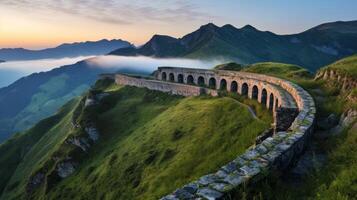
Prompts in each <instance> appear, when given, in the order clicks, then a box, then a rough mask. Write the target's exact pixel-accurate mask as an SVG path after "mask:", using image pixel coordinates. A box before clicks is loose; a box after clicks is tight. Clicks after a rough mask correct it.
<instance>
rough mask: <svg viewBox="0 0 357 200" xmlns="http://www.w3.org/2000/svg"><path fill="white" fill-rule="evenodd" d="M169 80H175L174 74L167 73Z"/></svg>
mask: <svg viewBox="0 0 357 200" xmlns="http://www.w3.org/2000/svg"><path fill="white" fill-rule="evenodd" d="M169 81H171V82H175V75H174V74H173V73H170V74H169Z"/></svg>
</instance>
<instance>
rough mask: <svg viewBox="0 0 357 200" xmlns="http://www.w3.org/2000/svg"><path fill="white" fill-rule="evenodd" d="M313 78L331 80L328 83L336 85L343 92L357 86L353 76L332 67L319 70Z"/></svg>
mask: <svg viewBox="0 0 357 200" xmlns="http://www.w3.org/2000/svg"><path fill="white" fill-rule="evenodd" d="M315 80H326V81H331V82H329V84H334V85H336V86H338V87H339V89H341V90H342V91H343V92H346V91H347V92H348V91H350V90H352V89H354V88H357V80H356V79H355V78H353V77H351V76H349V75H348V74H346V73H342V72H339V71H336V70H332V69H325V70H320V71H319V72H318V73H317V74H316V76H315Z"/></svg>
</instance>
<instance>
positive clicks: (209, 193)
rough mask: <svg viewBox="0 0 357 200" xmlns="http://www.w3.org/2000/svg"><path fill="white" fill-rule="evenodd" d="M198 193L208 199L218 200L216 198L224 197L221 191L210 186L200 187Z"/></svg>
mask: <svg viewBox="0 0 357 200" xmlns="http://www.w3.org/2000/svg"><path fill="white" fill-rule="evenodd" d="M197 195H199V196H201V197H204V198H206V199H208V200H216V199H219V198H221V197H223V194H222V193H220V192H218V191H216V190H213V189H210V188H202V189H199V190H198V192H197Z"/></svg>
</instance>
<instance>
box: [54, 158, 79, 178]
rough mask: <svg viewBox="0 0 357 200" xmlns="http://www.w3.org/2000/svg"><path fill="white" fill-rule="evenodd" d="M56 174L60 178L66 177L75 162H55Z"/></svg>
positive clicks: (73, 167) (71, 170)
mask: <svg viewBox="0 0 357 200" xmlns="http://www.w3.org/2000/svg"><path fill="white" fill-rule="evenodd" d="M56 170H57V174H58V176H59V177H61V178H66V177H68V176H69V175H71V174H72V173H73V172H74V171H75V164H74V163H73V162H72V161H64V162H61V163H59V164H57V169H56Z"/></svg>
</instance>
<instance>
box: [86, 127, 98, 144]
mask: <svg viewBox="0 0 357 200" xmlns="http://www.w3.org/2000/svg"><path fill="white" fill-rule="evenodd" d="M85 131H86V132H87V134H88V135H89V138H90V139H91V140H92V141H97V140H98V139H99V133H98V130H97V128H95V127H93V126H89V127H86V128H85Z"/></svg>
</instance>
